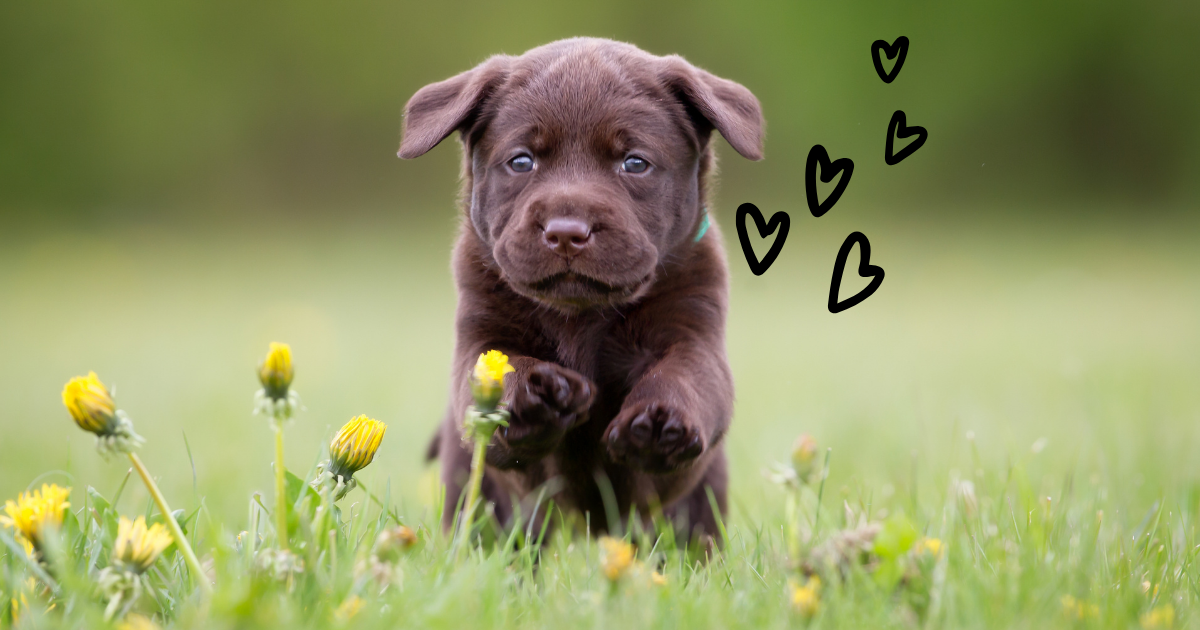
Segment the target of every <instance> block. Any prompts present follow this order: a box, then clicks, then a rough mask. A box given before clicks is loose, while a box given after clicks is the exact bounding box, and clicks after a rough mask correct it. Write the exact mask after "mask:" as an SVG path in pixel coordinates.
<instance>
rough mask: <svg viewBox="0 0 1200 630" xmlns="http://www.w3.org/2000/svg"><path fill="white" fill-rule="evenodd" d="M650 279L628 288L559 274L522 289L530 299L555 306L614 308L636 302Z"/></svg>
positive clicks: (575, 275) (569, 274) (571, 274)
mask: <svg viewBox="0 0 1200 630" xmlns="http://www.w3.org/2000/svg"><path fill="white" fill-rule="evenodd" d="M649 281H650V276H646V277H645V278H642V279H641V280H638V281H637V282H635V283H633V284H629V285H612V284H609V283H607V282H603V281H601V280H597V279H595V278H593V277H591V276H586V275H583V274H581V273H576V272H574V271H563V272H560V273H556V274H554V275H551V276H547V277H545V278H542V279H541V280H538V281H537V282H533V283H530V284H528V285H526V286H527V287H528V290H529V292H530V293H531V294H532V295H533V297H535V298H537V299H538V300H541V301H543V302H547V303H549V304H552V305H555V306H565V307H572V308H582V307H588V306H597V305H606V304H618V303H621V302H627V301H629V300H632V299H634V298H636V297H637V296H638V295H639V294H640V292H641V289H642V288H643V287H644V286H646V285H647V284H648V283H649Z"/></svg>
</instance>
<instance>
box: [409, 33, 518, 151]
mask: <svg viewBox="0 0 1200 630" xmlns="http://www.w3.org/2000/svg"><path fill="white" fill-rule="evenodd" d="M511 60H512V57H509V56H506V55H497V56H495V57H492V58H490V59H488V60H487V61H485V62H483V63H481V64H479V65H478V66H475V67H474V68H472V69H470V70H467V71H466V72H464V73H462V74H459V75H455V76H453V77H450V78H449V79H446V80H445V81H439V82H438V83H431V84H429V85H426V86H425V87H423V88H421V89H420V90H418V91H417V93H416V94H414V95H413V97H412V98H410V99H408V104H407V105H405V106H404V132H403V139H402V140H401V141H400V151H399V152H398V153H397V154H396V155H398V156H400V157H402V158H404V159H411V158H415V157H420V156H422V155H424V154H425V153H426V152H427V151H429V150H430V149H432V148H433V147H435V146H437V144H438V143H439V142H441V141H442V140H445V139H446V137H447V136H449V135H450V134H452V133H454V131H455V130H457V129H463V128H465V127H467V126H469V125H470V124H471V122H473V120H474V118H475V114H476V113H478V111H479V108H480V107H481V106H482V105H483V102H484V101H485V100H486V99H487V98H488V96H490V95H491V94H492V93H493V92H494V91H495V90H496V87H497V86H499V85H500V84H501V83H502V82H503V81H504V79H505V78H507V77H508V72H509V65H510V62H511Z"/></svg>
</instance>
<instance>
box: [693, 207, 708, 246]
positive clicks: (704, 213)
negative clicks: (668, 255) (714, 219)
mask: <svg viewBox="0 0 1200 630" xmlns="http://www.w3.org/2000/svg"><path fill="white" fill-rule="evenodd" d="M709 225H711V222H709V220H708V206H705V207H703V208H700V228H699V229H697V230H696V237H695V238H693V239H692V242H693V243H699V242H700V239H702V238H704V234H705V233H706V232H708V226H709Z"/></svg>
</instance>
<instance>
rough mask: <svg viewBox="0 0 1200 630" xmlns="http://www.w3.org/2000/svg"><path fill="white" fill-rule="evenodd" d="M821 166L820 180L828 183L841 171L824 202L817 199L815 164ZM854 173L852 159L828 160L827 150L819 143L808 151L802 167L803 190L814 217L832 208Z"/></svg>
mask: <svg viewBox="0 0 1200 630" xmlns="http://www.w3.org/2000/svg"><path fill="white" fill-rule="evenodd" d="M818 165H820V167H821V181H823V182H825V183H826V184H828V183H829V182H831V181H833V178H834V176H835V175H837V174H838V173H842V177H841V179H839V180H838V183H837V186H834V187H833V192H831V193H829V196H828V197H826V198H825V203H821V202H820V201H818V200H817V166H818ZM853 174H854V160H851V159H850V158H839V159H836V160H834V161H832V162H830V161H829V152H828V151H826V150H825V147H823V146H821V145H819V144H818V145H814V146H813V148H811V149H809V151H808V163H807V164H806V165H805V167H804V190H805V193H806V194H807V195H808V211H809V212H811V213H812V215H813V216H814V217H820V216H822V215H824V214H825V213H826V212H829V210H830V209H832V208H833V204H835V203H837V202H838V199H841V198H842V193H844V192H846V186H848V185H849V184H850V176H851V175H853Z"/></svg>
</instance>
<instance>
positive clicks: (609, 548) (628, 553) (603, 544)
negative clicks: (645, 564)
mask: <svg viewBox="0 0 1200 630" xmlns="http://www.w3.org/2000/svg"><path fill="white" fill-rule="evenodd" d="M598 542H599V545H600V570H601V571H603V572H604V577H606V578H608V580H609V581H610V582H616V581H617V580H620V579H621V577H622V576H624V575H625V573H626V572H628V571H629V567H631V566H633V556H634V553H633V552H634V549H633V545H631V544H629V543H627V542H625V541H623V540H618V539H616V538H612V537H610V536H604V537H602V538H601V539H600V540H599V541H598Z"/></svg>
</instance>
